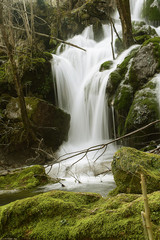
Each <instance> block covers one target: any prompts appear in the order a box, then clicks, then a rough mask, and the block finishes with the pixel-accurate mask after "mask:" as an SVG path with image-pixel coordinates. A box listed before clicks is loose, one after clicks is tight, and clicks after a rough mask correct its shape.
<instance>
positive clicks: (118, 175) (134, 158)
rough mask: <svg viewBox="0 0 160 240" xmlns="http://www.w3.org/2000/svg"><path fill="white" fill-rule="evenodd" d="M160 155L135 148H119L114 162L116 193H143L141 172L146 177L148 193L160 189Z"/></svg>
mask: <svg viewBox="0 0 160 240" xmlns="http://www.w3.org/2000/svg"><path fill="white" fill-rule="evenodd" d="M159 167H160V156H159V155H156V154H151V153H144V152H141V151H138V150H136V149H134V148H127V147H123V148H121V149H120V150H118V151H117V152H116V153H115V155H114V157H113V162H112V172H113V175H114V180H115V182H116V185H117V189H116V190H115V192H116V193H141V184H140V173H143V174H144V176H145V177H146V182H147V191H148V193H151V192H154V191H157V190H160V176H159V171H158V169H159Z"/></svg>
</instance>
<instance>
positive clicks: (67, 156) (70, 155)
mask: <svg viewBox="0 0 160 240" xmlns="http://www.w3.org/2000/svg"><path fill="white" fill-rule="evenodd" d="M159 122H160V120H156V121H154V122H151V123H149V124H147V125H145V126H144V127H141V128H139V129H137V130H135V131H133V132H130V133H127V134H125V135H123V136H121V137H118V138H116V139H114V140H112V141H110V142H108V143H105V144H99V145H95V146H92V147H90V148H87V149H83V150H81V151H75V152H71V153H66V154H64V155H62V156H60V157H59V158H58V160H59V161H60V162H62V161H65V160H67V159H70V158H74V157H77V156H79V155H82V154H83V156H82V157H81V158H80V159H79V160H77V161H76V163H77V162H78V161H80V160H81V159H82V158H84V157H85V156H86V154H87V153H89V152H93V151H100V150H102V149H104V150H105V151H106V149H107V146H108V145H110V144H112V143H115V142H118V141H120V140H122V139H125V138H127V137H129V136H131V135H134V134H135V133H138V132H140V131H143V130H144V129H146V128H148V127H150V126H152V125H154V124H156V123H159ZM105 151H103V154H104V152H105ZM101 155H102V154H100V156H101ZM100 156H99V157H100ZM99 157H97V159H98V158H99ZM97 159H96V160H97ZM72 165H73V164H72Z"/></svg>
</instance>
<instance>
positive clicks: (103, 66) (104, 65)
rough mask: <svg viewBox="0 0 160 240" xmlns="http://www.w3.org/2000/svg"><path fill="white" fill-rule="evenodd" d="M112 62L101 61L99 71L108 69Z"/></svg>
mask: <svg viewBox="0 0 160 240" xmlns="http://www.w3.org/2000/svg"><path fill="white" fill-rule="evenodd" d="M112 64H113V62H112V61H106V62H104V63H102V64H101V66H100V69H99V71H100V72H103V71H105V70H108V69H110V68H111V66H112Z"/></svg>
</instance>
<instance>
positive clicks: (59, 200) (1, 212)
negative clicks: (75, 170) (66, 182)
mask: <svg viewBox="0 0 160 240" xmlns="http://www.w3.org/2000/svg"><path fill="white" fill-rule="evenodd" d="M159 204H160V192H159V191H158V192H155V193H152V194H150V195H149V205H150V210H151V220H152V224H153V229H154V237H155V239H157V240H158V239H159V237H160V231H159V227H160V217H159V216H160V205H159ZM143 205H144V203H143V198H142V197H141V196H140V195H137V194H136V195H134V194H132V195H131V194H120V195H118V196H116V197H110V198H107V199H105V198H102V197H101V196H100V195H97V194H89V193H70V192H60V191H52V192H49V193H45V194H41V195H38V196H35V197H32V198H26V199H24V200H18V201H15V202H13V203H10V204H8V205H5V206H3V207H0V239H4V238H16V239H19V240H20V239H21V240H23V239H28V240H30V239H32V240H34V239H35V240H37V239H41V240H46V239H47V240H87V239H88V240H106V239H108V240H113V239H115V240H116V239H117V240H129V239H131V240H133V239H138V240H144V239H145V237H144V234H143V225H142V221H141V211H142V210H143V209H144V207H143Z"/></svg>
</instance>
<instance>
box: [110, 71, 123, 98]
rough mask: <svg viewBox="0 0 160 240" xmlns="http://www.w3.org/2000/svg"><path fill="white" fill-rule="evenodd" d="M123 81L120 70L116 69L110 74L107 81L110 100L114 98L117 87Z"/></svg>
mask: <svg viewBox="0 0 160 240" xmlns="http://www.w3.org/2000/svg"><path fill="white" fill-rule="evenodd" d="M121 81H122V76H121V75H120V74H119V71H117V70H115V71H114V72H112V73H111V74H110V76H109V79H108V82H107V88H106V92H107V94H108V98H109V100H110V99H113V95H114V94H115V92H116V90H117V87H118V86H119V84H120V82H121ZM110 102H111V100H110Z"/></svg>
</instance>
